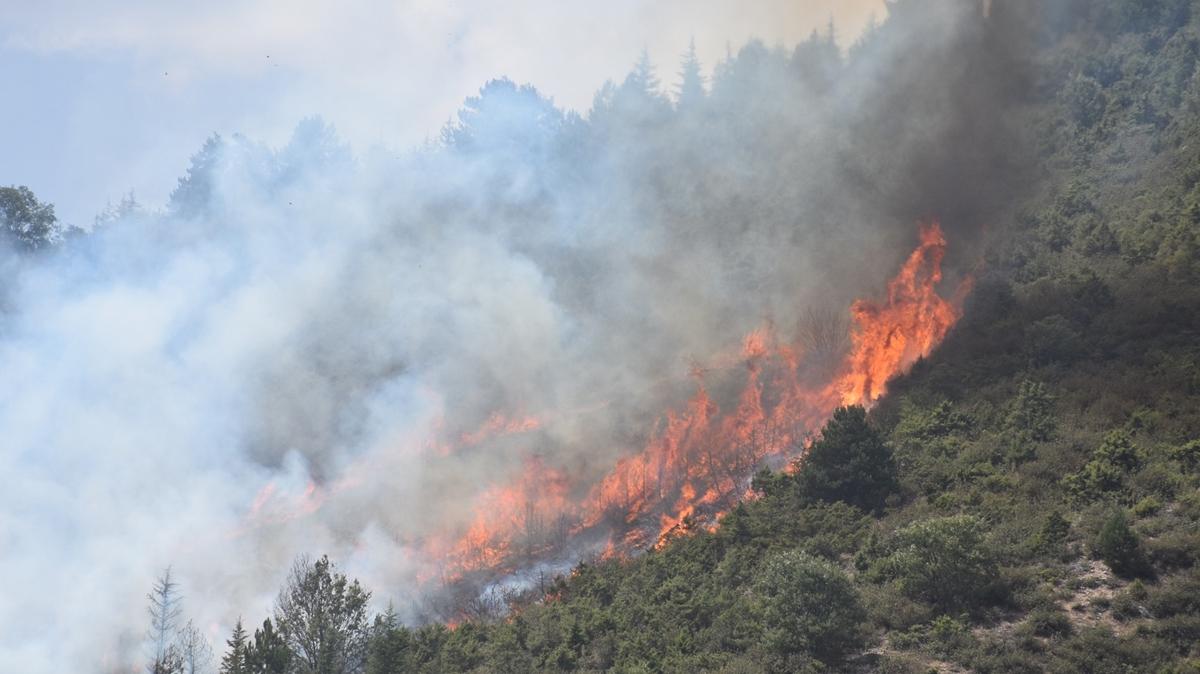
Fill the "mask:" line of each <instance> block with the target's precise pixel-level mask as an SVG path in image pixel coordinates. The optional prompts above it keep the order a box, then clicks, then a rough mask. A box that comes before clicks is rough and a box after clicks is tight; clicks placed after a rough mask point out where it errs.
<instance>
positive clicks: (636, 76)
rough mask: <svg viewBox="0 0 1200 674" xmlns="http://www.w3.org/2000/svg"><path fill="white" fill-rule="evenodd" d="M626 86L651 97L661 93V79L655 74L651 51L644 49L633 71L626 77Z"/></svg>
mask: <svg viewBox="0 0 1200 674" xmlns="http://www.w3.org/2000/svg"><path fill="white" fill-rule="evenodd" d="M625 87H626V88H628V89H631V90H633V91H636V92H637V93H642V94H645V95H646V96H649V97H656V96H658V95H659V91H658V87H659V81H658V77H656V76H655V74H654V64H653V63H651V62H650V52H649V51H647V50H645V49H642V54H641V56H639V57H638V60H637V63H635V64H634V65H633V72H631V73H629V76H628V77H626V78H625Z"/></svg>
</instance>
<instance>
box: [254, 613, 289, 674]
mask: <svg viewBox="0 0 1200 674" xmlns="http://www.w3.org/2000/svg"><path fill="white" fill-rule="evenodd" d="M245 663H246V664H245V666H246V671H248V672H252V673H253V674H289V672H290V669H289V668H290V667H291V664H292V651H291V650H290V649H289V648H288V645H287V642H286V641H284V638H283V636H282V635H280V634H279V632H277V631H275V624H274V623H272V622H271V619H270V618H267V619H266V620H264V621H263V624H262V627H260V628H258V629H256V630H254V639H253V640H252V641H251V642H250V643H249V644H247V645H246V659H245Z"/></svg>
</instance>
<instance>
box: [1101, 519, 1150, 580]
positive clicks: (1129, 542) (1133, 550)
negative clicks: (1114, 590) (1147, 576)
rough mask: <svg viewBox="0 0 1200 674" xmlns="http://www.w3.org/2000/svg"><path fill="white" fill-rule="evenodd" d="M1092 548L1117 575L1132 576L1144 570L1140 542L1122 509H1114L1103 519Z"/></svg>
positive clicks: (1144, 565) (1143, 556) (1144, 562)
mask: <svg viewBox="0 0 1200 674" xmlns="http://www.w3.org/2000/svg"><path fill="white" fill-rule="evenodd" d="M1094 550H1095V553H1096V556H1097V557H1099V558H1100V559H1101V560H1103V561H1104V563H1105V564H1107V565H1108V567H1109V568H1110V569H1112V570H1113V573H1115V574H1117V575H1119V576H1126V577H1133V576H1137V575H1140V574H1143V573H1145V571H1146V561H1145V555H1144V553H1143V552H1142V548H1141V542H1140V541H1139V540H1138V536H1137V534H1136V533H1134V531H1133V529H1132V528H1131V527H1130V526H1129V520H1128V518H1127V517H1126V516H1125V511H1124V510H1114V511H1113V513H1112V515H1110V516H1109V517H1108V519H1106V520H1105V521H1104V524H1103V526H1101V527H1100V532H1099V533H1098V534H1097V535H1096V540H1095V543H1094Z"/></svg>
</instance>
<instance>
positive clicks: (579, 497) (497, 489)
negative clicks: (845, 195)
mask: <svg viewBox="0 0 1200 674" xmlns="http://www.w3.org/2000/svg"><path fill="white" fill-rule="evenodd" d="M919 238H920V242H919V245H918V246H917V248H916V250H914V251H913V252H912V254H911V255H909V257H908V259H907V260H906V261H905V263H904V264H903V266H902V267H901V269H900V271H899V273H898V274H897V275H896V276H895V277H894V278H893V279H892V280H891V281H890V282H889V283H888V286H887V297H886V299H885V300H883V301H882V302H878V303H876V302H872V301H868V300H859V301H856V302H854V303H853V305H852V306H851V308H850V314H851V318H852V323H851V326H850V335H849V337H850V340H849V348H848V349H846V353H845V354H843V355H842V357H841V361H840V364H837V365H836V367H833V368H830V367H827V366H822V365H820V364H813V363H808V362H806V359H805V353H804V349H803V348H802V346H801V345H799V344H793V343H788V342H786V341H782V340H780V338H779V336H778V335H777V333H776V331H775V330H774V328H773V327H772V326H769V325H768V326H765V327H760V328H758V329H756V330H754V331H752V332H750V333H749V334H748V335H747V336H746V338H745V339H744V341H743V344H742V348H741V350H740V353H739V354H738V356H737V358H736V359H734V362H735V363H736V368H737V370H740V372H741V374H740V375H736V376H740V377H741V378H742V383H741V388H740V394H739V395H738V396H737V397H736V400H735V401H734V402H732V403H731V404H730V405H729V409H727V410H723V409H721V406H720V405H719V404H718V403H717V401H716V400H714V399H713V397H712V396H711V394H710V392H709V388H708V387H707V386H706V382H705V377H706V373H705V372H704V371H702V370H699V369H696V370H695V371H694V372H693V374H694V376H695V377H696V380H697V386H696V391H695V393H694V394H693V395H692V397H691V399H690V400H689V401H688V402H687V404H686V405H684V406H682V408H680V409H676V410H668V411H667V412H666V413H665V414H664V415H663V416H662V417H661V418H660V421H659V423H658V424H657V427H656V428H655V429H653V431H652V432H651V433H650V436H649V440H648V441H647V442H646V443H645V445H644V446H643V447H642V448H641V449H640V450H639V451H636V452H633V453H628V454H627V455H626V456H625V458H623V459H621V460H619V461H618V462H617V463H616V465H615V466H613V468H612V470H610V471H609V472H608V473H607V474H606V475H604V476H603V477H602V478H601V479H599V480H598V481H596V482H595V483H593V484H590V485H588V484H579V483H578V482H577V481H576V480H573V479H572V478H570V477H569V476H568V475H567V474H566V473H564V472H563V471H561V470H559V469H557V468H555V467H553V466H551V465H548V464H547V462H546V461H545V460H543V459H541V458H538V457H536V456H533V455H530V456H529V457H528V458H527V459H526V461H525V465H524V470H523V471H522V473H521V475H520V476H519V477H518V478H517V479H516V480H513V481H511V482H510V483H507V484H497V485H494V486H491V487H490V488H488V489H486V490H484V491H483V492H481V493H480V494H479V496H478V497H476V499H475V502H474V504H473V505H474V507H473V511H472V512H473V515H472V517H471V518H470V521H469V522H467V523H465V524H464V526H462V527H461V528H459V529H457V530H454V531H447V532H442V533H440V534H438V535H434V536H426V537H424V538H421V539H419V540H408V541H407V542H408V543H410V544H413V545H417V546H418V547H419V548H421V549H422V550H423V552H424V556H425V557H426V558H428V559H433V560H438V561H439V564H440V569H439V573H437V574H436V575H435V574H430V575H429V576H428V579H430V580H432V579H433V578H435V577H440V580H441V581H442V582H454V581H455V580H457V579H460V578H462V577H464V576H465V575H468V574H472V573H480V574H485V575H495V574H498V573H502V572H504V571H510V570H515V569H516V568H519V567H521V566H524V565H527V564H529V563H530V562H534V561H536V560H538V559H541V558H544V557H547V556H553V555H559V556H563V555H572V554H574V555H578V554H582V553H583V552H584V551H585V549H588V550H592V551H594V552H599V554H601V556H604V557H611V556H622V555H625V554H628V553H630V552H632V551H634V550H637V549H640V548H644V547H646V546H647V545H662V544H663V543H664V542H665V541H667V540H669V539H671V538H672V537H674V536H676V535H679V534H681V533H685V532H687V531H688V530H690V529H692V528H693V527H699V526H703V527H713V526H715V525H716V521H717V519H718V517H719V516H720V514H721V513H723V512H725V511H726V510H728V509H729V508H730V507H732V506H733V505H734V504H735V503H736V502H737V501H738V500H739V499H741V498H744V497H745V496H746V494H747V489H748V486H749V485H748V482H749V479H750V477H751V476H752V475H753V473H754V471H755V470H757V469H758V468H759V467H761V466H763V465H765V464H768V463H770V462H774V464H775V465H784V464H787V463H788V462H789V460H792V459H796V458H798V457H799V456H800V455H801V454H802V452H803V450H804V448H805V447H806V446H807V444H808V441H809V440H810V439H811V437H812V434H813V433H815V432H816V431H818V430H819V429H820V427H821V425H822V424H824V422H825V420H826V419H828V418H829V416H830V415H831V414H832V413H833V411H834V410H835V409H836V408H837V407H838V406H841V405H866V406H869V405H871V404H873V403H874V402H875V401H876V400H878V399H879V397H880V396H882V395H883V394H884V393H885V392H886V390H887V383H888V381H889V380H890V379H892V378H893V377H895V376H897V375H899V374H902V373H904V372H907V371H908V369H909V368H910V367H911V366H912V365H913V364H914V363H915V362H916V361H917V360H918V359H920V358H923V357H925V356H927V355H929V353H930V352H931V351H932V350H933V349H934V348H935V347H936V346H937V345H938V344H939V343H941V341H942V339H943V338H944V337H945V335H946V333H947V332H948V331H949V330H950V328H951V327H952V326H953V325H954V324H955V322H956V321H957V320H958V318H959V317H960V315H961V309H960V307H961V304H962V299H963V298H964V297H965V295H966V294H967V293H968V292H969V291H970V288H971V285H970V279H968V280H966V281H964V283H963V284H962V285H960V287H959V288H958V290H957V292H955V293H954V295H953V296H952V298H951V299H949V300H948V299H945V298H943V297H941V296H940V295H939V294H938V293H937V286H938V285H939V283H940V282H941V280H942V260H943V257H944V256H945V252H946V239H945V236H944V235H943V233H942V229H941V227H940V226H939V225H938V224H936V223H932V224H929V225H925V226H922V227H921V228H920V236H919ZM814 360H820V359H814ZM834 362H835V363H836V361H834ZM545 425H546V424H545V423H544V420H541V419H539V418H537V417H533V416H520V417H509V416H505V415H502V414H500V413H495V414H493V415H492V416H491V417H490V418H488V419H487V420H486V421H485V422H484V424H483V425H482V426H481V427H480V428H479V429H478V430H476V431H474V432H470V433H462V434H460V435H459V436H458V437H456V438H454V439H453V440H451V441H447V440H444V439H435V440H433V441H431V448H432V450H433V451H434V452H435V453H436V454H449V453H451V452H454V451H458V450H462V449H465V448H468V447H474V446H476V445H481V444H483V443H485V442H487V441H489V440H492V439H495V438H498V437H502V436H519V435H521V434H524V433H532V432H536V431H538V430H539V429H541V428H542V427H544V426H545ZM273 494H274V487H273V486H271V485H269V486H268V487H267V488H266V489H264V491H263V493H262V494H260V496H259V498H258V499H257V500H256V502H255V504H254V506H253V509H252V513H251V518H252V519H253V518H255V516H256V515H258V514H259V513H260V511H262V510H263V507H264V503H265V502H267V501H269V500H271V499H273V498H274V496H273ZM324 496H325V495H324V494H323V493H322V494H306V496H305V497H304V498H303V499H302V502H301V505H302V509H303V510H305V512H311V509H313V508H319V507H320V505H321V503H322V502H323V500H324ZM600 551H602V552H600Z"/></svg>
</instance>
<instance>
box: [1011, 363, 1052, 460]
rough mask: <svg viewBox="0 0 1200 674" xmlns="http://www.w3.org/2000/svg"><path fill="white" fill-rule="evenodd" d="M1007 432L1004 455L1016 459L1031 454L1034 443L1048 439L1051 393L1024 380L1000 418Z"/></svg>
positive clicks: (1024, 458)
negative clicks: (1003, 418)
mask: <svg viewBox="0 0 1200 674" xmlns="http://www.w3.org/2000/svg"><path fill="white" fill-rule="evenodd" d="M1004 426H1005V431H1006V432H1007V441H1008V449H1007V451H1006V456H1007V458H1008V459H1009V460H1010V461H1012V462H1014V463H1019V462H1022V461H1026V460H1029V459H1031V458H1033V456H1034V446H1035V443H1039V442H1049V441H1050V440H1051V439H1052V438H1053V437H1054V431H1055V428H1056V427H1057V422H1056V421H1055V418H1054V397H1053V396H1051V395H1050V393H1049V391H1048V390H1047V389H1046V385H1045V384H1042V383H1040V382H1034V381H1030V380H1025V381H1022V382H1021V385H1020V387H1019V388H1018V389H1017V395H1016V397H1015V398H1014V399H1013V400H1012V402H1011V403H1010V404H1009V410H1008V415H1007V416H1006V417H1005V420H1004Z"/></svg>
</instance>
